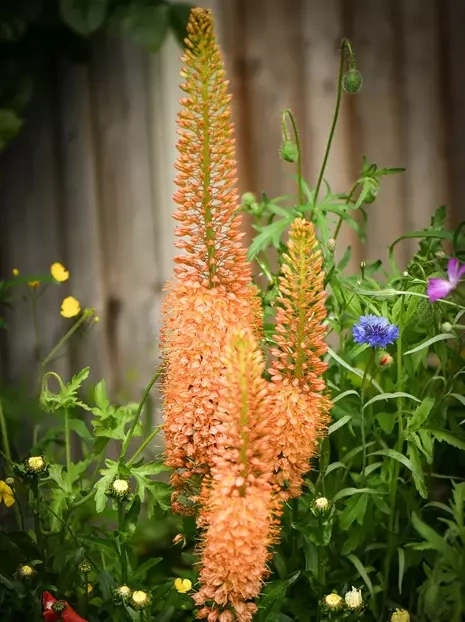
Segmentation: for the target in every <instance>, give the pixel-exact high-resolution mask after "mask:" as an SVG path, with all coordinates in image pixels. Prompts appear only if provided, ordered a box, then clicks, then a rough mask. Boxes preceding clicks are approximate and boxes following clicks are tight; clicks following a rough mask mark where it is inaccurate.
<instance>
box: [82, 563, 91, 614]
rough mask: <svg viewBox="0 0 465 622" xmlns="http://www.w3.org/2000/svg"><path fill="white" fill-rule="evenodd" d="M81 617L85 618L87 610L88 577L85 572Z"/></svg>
mask: <svg viewBox="0 0 465 622" xmlns="http://www.w3.org/2000/svg"><path fill="white" fill-rule="evenodd" d="M82 609H83V615H84V616H85V617H86V618H87V611H88V609H89V577H88V574H87V572H85V573H84V606H83V608H82Z"/></svg>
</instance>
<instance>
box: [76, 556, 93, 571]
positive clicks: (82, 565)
mask: <svg viewBox="0 0 465 622" xmlns="http://www.w3.org/2000/svg"><path fill="white" fill-rule="evenodd" d="M78 570H79V572H81V573H82V574H88V573H89V572H90V571H91V570H92V566H91V565H90V564H89V562H88V561H87V559H84V560H83V561H82V562H81V563H80V564H78Z"/></svg>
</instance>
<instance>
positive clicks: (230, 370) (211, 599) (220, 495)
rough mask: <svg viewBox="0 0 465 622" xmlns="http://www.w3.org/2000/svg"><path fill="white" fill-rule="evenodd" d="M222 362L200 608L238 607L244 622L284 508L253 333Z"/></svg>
mask: <svg viewBox="0 0 465 622" xmlns="http://www.w3.org/2000/svg"><path fill="white" fill-rule="evenodd" d="M222 362H223V365H224V373H223V376H222V379H221V388H220V395H219V406H218V410H217V415H216V416H217V433H216V436H217V442H216V446H215V449H214V452H213V458H212V462H213V464H212V467H211V479H210V481H208V480H205V481H204V491H203V498H204V507H203V510H202V515H201V521H200V522H201V524H202V526H203V527H204V528H205V530H204V536H203V542H202V546H201V549H202V568H201V570H200V576H199V580H200V583H201V584H202V586H201V588H200V590H199V592H198V593H197V594H195V595H194V600H195V602H196V603H197V604H198V605H205V606H206V607H207V609H209V610H210V614H209V615H214V613H213V612H216V611H218V612H221V610H222V609H223V608H226V609H227V608H228V607H233V608H234V610H235V612H236V619H237V620H239V621H240V622H246V621H248V620H251V619H252V615H253V613H254V612H255V611H256V606H255V605H254V603H253V602H251V601H252V600H253V599H254V598H255V597H256V596H257V595H258V594H259V592H260V589H261V587H262V582H263V579H264V577H265V576H266V575H267V568H266V563H267V560H268V558H269V556H270V555H269V547H270V545H271V544H272V543H273V542H274V541H275V539H276V535H277V529H276V516H277V514H278V513H279V505H278V499H277V496H276V495H275V494H274V493H275V490H274V488H273V485H272V483H271V479H272V475H273V468H274V457H275V449H274V446H273V437H272V432H273V429H272V426H270V422H269V409H270V404H269V395H268V386H267V385H268V383H267V382H266V380H264V379H263V377H262V374H263V370H264V367H265V363H264V360H263V355H262V353H261V351H260V350H259V348H258V346H257V341H256V339H255V337H254V336H253V333H252V331H251V330H250V329H237V330H233V331H231V333H230V335H229V338H228V341H227V344H226V346H225V349H224V356H223V357H222ZM204 613H206V610H205V609H204ZM220 615H221V614H220ZM223 617H224V616H223ZM208 619H210V617H208ZM212 619H213V618H212ZM215 619H216V618H215ZM218 619H223V618H221V617H219V618H218ZM231 619H233V618H231Z"/></svg>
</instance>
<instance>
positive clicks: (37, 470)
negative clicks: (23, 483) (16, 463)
mask: <svg viewBox="0 0 465 622" xmlns="http://www.w3.org/2000/svg"><path fill="white" fill-rule="evenodd" d="M24 466H25V469H26V475H28V476H29V477H46V476H47V475H48V467H47V464H46V462H45V460H44V458H43V456H30V457H29V458H26V460H25V461H24Z"/></svg>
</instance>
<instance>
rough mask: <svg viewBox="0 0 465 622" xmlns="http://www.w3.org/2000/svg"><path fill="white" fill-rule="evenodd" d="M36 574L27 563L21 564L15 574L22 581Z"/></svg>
mask: <svg viewBox="0 0 465 622" xmlns="http://www.w3.org/2000/svg"><path fill="white" fill-rule="evenodd" d="M35 574H36V570H35V568H34V567H33V566H30V565H29V564H21V566H19V567H18V570H17V571H16V576H17V577H18V579H21V580H22V581H29V579H32V577H33V576H34V575H35Z"/></svg>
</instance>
